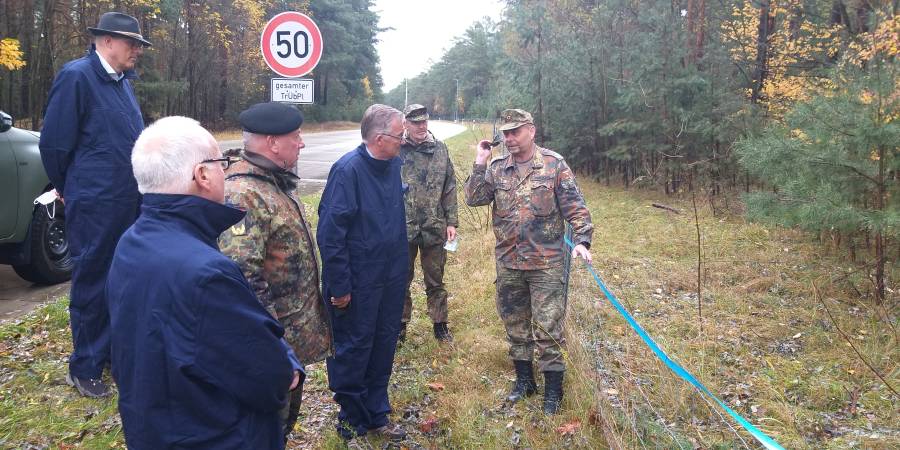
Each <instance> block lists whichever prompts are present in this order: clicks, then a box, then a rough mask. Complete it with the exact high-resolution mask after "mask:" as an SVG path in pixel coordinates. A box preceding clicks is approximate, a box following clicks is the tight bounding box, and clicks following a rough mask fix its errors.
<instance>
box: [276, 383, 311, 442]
mask: <svg viewBox="0 0 900 450" xmlns="http://www.w3.org/2000/svg"><path fill="white" fill-rule="evenodd" d="M305 380H306V375H303V374H302V373H301V374H300V384H298V385H297V388H296V389H294V390H293V391H291V392H290V393H288V396H289V397H290V401H289V402H288V404H287V405H284V408H281V410H280V411H278V418H279V419H281V423H282V424H283V425H284V428H283V429H284V439H285V441H286V440H287V438H288V435H289V434H291V431H293V430H294V425H296V424H297V419H298V418H299V417H300V404H301V403H303V383H304V382H305Z"/></svg>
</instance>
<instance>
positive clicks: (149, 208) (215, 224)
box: [141, 194, 246, 248]
mask: <svg viewBox="0 0 900 450" xmlns="http://www.w3.org/2000/svg"><path fill="white" fill-rule="evenodd" d="M141 214H142V215H146V216H147V217H154V216H155V217H158V218H160V219H163V220H165V221H166V222H169V223H173V224H176V225H178V226H181V227H183V228H186V229H187V230H188V232H191V233H192V234H194V235H196V237H197V238H199V239H200V240H202V241H203V242H205V243H206V244H207V245H209V246H210V247H213V248H219V247H218V245H217V244H216V241H217V240H218V239H219V235H220V234H222V232H223V231H225V230H227V229H228V228H229V227H231V226H232V225H234V224H236V223H238V222H240V221H241V219H243V218H244V215H245V214H246V211H242V210H240V209H237V208H234V207H232V206H228V205H223V204H220V203H216V202H212V201H209V200H207V199H205V198H202V197H197V196H195V195H179V194H144V199H143V201H142V204H141Z"/></svg>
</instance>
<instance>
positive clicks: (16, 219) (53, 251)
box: [0, 111, 73, 284]
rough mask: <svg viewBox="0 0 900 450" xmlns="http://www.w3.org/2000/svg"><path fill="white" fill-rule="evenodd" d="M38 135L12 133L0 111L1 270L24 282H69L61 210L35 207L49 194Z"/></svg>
mask: <svg viewBox="0 0 900 450" xmlns="http://www.w3.org/2000/svg"><path fill="white" fill-rule="evenodd" d="M39 139H40V135H39V134H38V133H36V132H33V131H27V130H22V129H19V128H15V127H13V119H12V117H10V116H9V114H6V113H4V112H3V111H0V264H8V265H11V266H12V267H13V269H14V270H15V271H16V273H17V274H18V275H19V276H20V277H22V278H24V279H25V280H28V281H31V282H33V283H38V284H56V283H62V282H63V281H67V280H69V279H70V278H71V277H72V266H73V262H72V257H71V256H70V255H69V245H68V241H66V226H65V208H64V207H63V204H62V202H60V201H59V200H56V201H55V202H52V203H50V204H48V205H41V204H35V203H36V202H35V200H36V199H37V197H38V196H40V195H41V194H43V193H45V192H48V191H50V190H52V189H53V186H51V185H50V180H49V179H48V178H47V174H46V172H44V165H43V164H42V163H41V154H40V151H39V150H38V140H39Z"/></svg>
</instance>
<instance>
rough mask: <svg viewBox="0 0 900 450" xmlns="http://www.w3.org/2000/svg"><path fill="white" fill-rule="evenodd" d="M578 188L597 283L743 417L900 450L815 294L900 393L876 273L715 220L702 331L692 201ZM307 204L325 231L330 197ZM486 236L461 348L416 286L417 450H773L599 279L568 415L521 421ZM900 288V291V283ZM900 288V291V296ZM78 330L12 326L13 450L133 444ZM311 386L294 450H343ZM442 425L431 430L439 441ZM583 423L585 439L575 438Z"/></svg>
mask: <svg viewBox="0 0 900 450" xmlns="http://www.w3.org/2000/svg"><path fill="white" fill-rule="evenodd" d="M474 139H475V138H474V136H473V135H472V134H471V133H467V134H463V135H461V136H457V137H456V138H453V139H451V140H450V141H449V144H450V146H451V149H452V151H453V158H454V161H455V163H456V167H457V169H458V171H459V172H460V179H461V180H464V179H465V177H466V174H467V173H468V172H469V171H470V168H471V160H472V157H473V155H472V151H471V150H470V148H469V146H470V145H471V144H472V143H473V141H474ZM579 183H580V185H581V187H582V188H583V190H584V192H585V195H586V197H587V199H588V204H589V207H590V208H591V210H592V213H593V216H594V221H595V224H596V227H597V231H596V233H595V238H594V246H593V248H592V250H593V253H594V257H595V264H594V267H596V268H597V270H598V271H599V272H600V274H601V276H602V277H603V278H604V280H605V282H606V283H607V285H608V286H609V288H610V289H611V290H612V291H613V292H614V293H616V294H617V295H618V297H619V299H620V300H621V301H622V303H623V304H624V305H625V307H626V308H627V309H628V310H629V311H631V312H632V314H633V315H634V316H635V317H636V319H637V321H638V322H640V323H641V324H642V325H643V326H644V328H645V329H646V330H647V331H648V332H649V333H650V334H651V336H653V338H654V339H655V340H656V342H657V343H658V344H659V345H660V346H661V347H662V348H663V349H664V350H665V351H666V352H668V354H669V355H670V356H671V357H672V358H673V359H674V360H676V361H678V362H679V363H680V364H681V365H682V366H684V367H685V368H686V369H687V370H688V371H690V372H691V373H693V374H694V375H695V376H696V377H697V378H698V379H700V380H701V381H702V382H703V383H704V384H706V386H708V387H709V388H710V390H712V391H713V392H715V393H717V394H719V395H720V396H721V398H722V399H723V400H724V401H725V402H726V403H728V404H729V405H730V406H731V407H732V408H733V409H735V410H736V411H738V412H739V413H740V414H742V415H743V416H744V417H746V418H747V419H748V420H750V421H751V422H753V423H754V424H755V425H756V426H758V427H759V428H760V429H762V430H763V431H765V432H766V433H767V434H769V435H770V436H772V437H773V438H775V439H776V440H777V441H778V442H780V443H781V444H782V445H784V446H785V447H786V448H835V449H836V448H875V449H879V448H885V449H886V448H897V447H898V446H900V427H898V423H900V421H898V417H897V412H898V408H896V402H897V400H898V399H897V398H896V397H894V396H893V394H892V393H891V392H890V391H889V390H888V389H887V388H886V387H885V386H884V384H883V383H882V382H881V381H880V380H878V379H877V378H876V377H875V376H874V375H873V374H872V373H871V372H870V371H869V369H868V368H866V366H865V365H864V364H863V363H862V362H861V361H860V360H859V358H857V357H856V356H855V354H854V353H853V352H852V351H851V349H850V348H849V347H848V346H847V344H846V343H845V342H844V341H843V340H842V338H841V337H840V335H839V334H838V333H837V330H836V329H835V326H834V324H832V322H831V321H830V320H829V318H828V316H827V315H826V314H825V312H824V310H823V308H822V306H821V304H820V303H818V302H817V301H816V300H815V299H814V297H813V295H812V289H811V286H812V284H813V282H815V283H816V285H817V286H818V289H819V292H820V294H821V297H822V300H823V301H824V302H825V304H827V305H828V308H829V310H830V311H831V313H832V314H834V315H835V318H836V320H837V321H838V325H839V326H840V329H842V330H844V331H845V332H847V333H848V334H849V335H850V336H851V339H852V340H853V342H854V345H856V347H857V348H858V349H859V350H860V351H861V352H862V353H863V355H864V356H865V357H866V358H867V360H868V361H869V362H870V363H871V364H872V365H873V366H874V367H876V368H878V370H879V371H880V372H881V373H882V374H883V375H884V376H885V377H886V378H887V380H888V381H889V382H890V383H892V384H893V386H894V387H895V388H897V387H900V365H898V363H900V355H898V350H897V336H896V331H895V329H896V326H897V323H896V314H895V313H896V311H893V312H891V311H885V310H884V308H876V307H874V306H873V305H872V303H871V300H870V299H868V298H865V299H863V298H860V295H859V294H858V293H857V291H862V292H863V293H865V292H866V290H867V289H866V286H867V283H868V282H867V281H866V278H865V276H864V275H863V274H862V273H861V272H857V271H856V270H857V268H858V265H857V264H854V263H852V262H849V261H847V260H846V259H847V258H846V255H844V254H843V253H829V251H827V250H824V249H823V248H822V246H821V245H819V244H817V243H816V242H814V241H813V240H812V239H811V238H810V237H808V236H807V235H804V234H802V233H798V232H795V231H791V230H779V229H774V228H768V227H764V226H761V225H756V224H752V223H746V222H745V221H743V220H741V219H740V218H739V217H726V218H722V217H713V216H712V215H711V214H710V212H709V210H708V208H704V209H703V210H701V212H700V225H701V230H702V234H703V245H702V248H703V254H704V261H705V265H704V271H703V320H702V321H701V320H700V319H699V318H698V315H697V298H696V293H695V287H696V272H695V270H696V268H695V264H696V242H695V239H696V236H695V232H696V231H695V228H694V222H693V218H692V217H689V216H688V215H674V214H672V213H669V212H665V211H662V210H659V209H655V208H652V207H650V204H651V203H653V202H662V203H666V204H671V205H672V206H675V207H676V208H679V209H681V210H683V211H689V210H690V209H689V207H688V205H689V204H690V202H689V199H688V200H687V201H680V200H678V199H672V198H659V197H658V196H656V195H654V194H649V193H646V192H625V191H622V190H621V189H615V188H613V189H610V188H604V187H602V186H601V185H599V184H597V183H593V182H590V181H589V180H587V179H586V178H585V177H581V178H580V179H579ZM461 195H462V193H461V191H460V196H461ZM304 201H305V202H306V203H307V210H308V212H310V213H313V214H309V216H311V219H313V221H314V220H315V217H314V210H315V205H316V204H317V202H318V196H317V195H313V196H307V197H304ZM487 217H488V213H487V208H478V209H468V208H465V207H461V211H460V218H461V222H462V226H461V229H460V233H461V239H462V242H461V245H460V248H459V251H458V252H456V253H455V254H451V256H450V258H449V263H448V266H447V275H446V282H447V285H448V288H449V290H450V293H451V300H450V322H451V329H452V331H453V333H454V336H455V343H454V345H452V346H445V347H440V346H438V345H437V344H436V343H435V341H434V339H433V337H432V334H431V324H430V323H429V320H428V318H427V315H426V314H425V312H424V311H425V301H424V289H423V287H422V285H421V282H419V281H417V282H416V283H415V284H414V286H413V293H414V300H415V309H414V312H413V322H412V324H411V330H410V337H409V340H408V342H407V344H406V345H405V346H404V347H403V348H402V349H401V350H400V351H399V352H398V354H397V359H396V364H395V371H394V375H393V377H392V380H391V381H392V390H391V398H392V402H393V404H394V407H395V414H394V419H395V420H397V421H400V422H401V423H404V424H405V425H407V427H408V428H409V429H410V430H413V437H412V439H411V440H410V441H409V445H408V447H410V448H422V447H424V448H454V449H455V448H463V449H475V448H514V447H515V448H606V447H614V448H660V447H661V448H697V447H699V448H734V447H738V448H742V447H744V446H748V447H751V448H757V447H758V446H757V445H756V444H755V443H754V442H753V441H752V438H751V437H750V436H749V435H748V434H747V433H745V432H743V431H740V430H738V431H735V429H734V428H736V427H738V425H737V424H735V423H734V422H733V421H732V420H731V419H730V418H728V417H727V416H724V413H723V412H721V411H719V410H718V407H717V406H715V405H713V404H712V403H711V402H709V401H707V400H706V399H705V398H704V397H702V396H701V395H700V394H698V393H697V392H696V391H695V390H694V389H693V388H691V387H690V386H689V385H688V384H687V383H685V382H683V381H681V380H679V379H676V378H675V377H674V375H673V374H672V373H671V372H670V371H669V370H668V369H667V368H666V367H665V366H663V364H662V363H660V362H659V361H658V360H657V359H656V358H655V357H654V356H653V355H652V353H651V352H650V351H649V350H648V349H647V348H646V346H645V345H644V344H643V343H642V342H641V341H640V340H639V338H637V337H636V336H635V334H634V333H633V332H632V331H631V330H630V328H629V327H628V325H627V324H626V323H625V321H624V320H623V319H622V318H621V317H620V316H619V315H618V314H617V313H616V312H615V311H614V310H613V309H612V307H611V306H610V305H609V304H608V303H607V302H606V301H605V300H602V299H601V297H600V295H601V294H600V292H599V290H598V289H597V288H596V286H595V285H594V284H593V280H592V279H591V278H590V275H589V274H588V273H587V271H586V270H585V269H584V268H583V266H581V265H580V263H578V264H576V265H575V267H574V268H573V271H572V280H571V291H570V296H569V314H568V319H567V320H568V322H567V324H568V345H567V348H568V350H567V353H566V358H567V361H568V367H569V370H568V371H567V374H566V397H565V401H564V405H563V411H562V413H561V414H560V415H559V416H557V417H553V418H546V417H544V416H543V415H542V414H541V412H540V396H535V397H533V398H532V399H529V400H528V401H526V402H524V403H522V404H519V405H516V406H515V407H512V408H510V407H506V406H504V405H503V404H502V399H503V398H504V397H505V393H506V391H507V389H508V388H509V386H510V384H511V382H512V379H513V371H512V365H511V363H510V362H509V361H508V360H507V357H506V352H507V347H506V342H505V333H504V331H503V327H502V325H501V323H500V320H499V318H498V316H497V313H496V309H495V306H494V285H493V281H494V277H495V272H494V263H493V246H494V238H493V234H492V232H491V230H490V228H489V225H488V222H487ZM890 270H891V272H892V273H891V276H890V279H891V280H897V279H898V275H900V274H898V273H897V272H898V271H897V268H896V267H893V266H891V267H890ZM893 283H896V282H895V281H894V282H893ZM889 287H890V288H891V289H892V290H893V292H897V288H898V286H897V285H896V284H893V285H891V286H889ZM869 290H870V289H869ZM892 295H893V297H892V298H891V299H890V301H891V305H897V303H898V302H897V300H898V298H897V296H896V294H892ZM45 317H46V319H45ZM882 317H889V319H883V318H882ZM66 320H67V315H66V312H65V303H64V302H58V303H56V304H54V305H51V306H49V307H48V308H45V309H43V310H40V311H38V312H36V313H35V314H33V315H32V316H29V318H27V319H25V320H24V321H22V322H20V323H19V324H10V325H4V326H2V327H0V356H2V365H0V368H2V370H0V395H2V400H0V447H21V446H22V445H27V444H36V445H52V446H60V445H61V444H67V445H78V446H82V447H85V448H108V447H110V446H116V445H118V446H121V445H122V440H121V431H120V428H119V427H118V425H117V423H116V420H115V418H116V415H115V403H114V400H108V401H105V402H95V401H87V400H82V399H79V398H76V397H75V396H74V395H73V394H72V391H71V389H69V388H66V387H65V386H62V385H61V383H62V381H61V380H62V377H63V375H64V373H65V372H64V370H65V369H64V367H65V361H64V357H65V355H66V352H67V349H68V346H69V345H70V344H69V342H68V334H67V329H66ZM701 324H702V330H701ZM22 352H24V353H25V356H21V354H22ZM311 369H312V370H311V374H310V383H309V384H308V385H307V387H306V388H307V392H308V395H307V396H306V398H307V402H306V403H305V404H306V408H308V409H306V410H305V411H304V417H303V420H302V423H301V425H300V428H298V430H302V433H301V436H300V438H298V439H297V440H296V441H293V442H292V445H291V447H292V448H328V449H338V448H342V443H341V442H340V439H339V438H338V437H337V436H336V435H335V433H334V432H333V431H331V427H332V424H333V422H332V420H333V410H334V407H333V405H328V402H329V400H328V397H329V393H328V392H327V388H326V386H327V383H326V377H325V374H324V369H323V368H322V367H321V365H317V366H315V367H312V368H311ZM328 408H331V409H328ZM432 419H433V420H434V426H433V428H432V429H431V430H430V431H429V430H427V427H423V424H424V423H427V422H429V421H431V420H432ZM576 422H577V423H578V425H577V426H574V425H575V423H576ZM566 424H568V425H570V426H571V427H570V428H571V429H572V432H571V433H566V434H562V433H560V432H559V431H557V427H560V426H562V425H566ZM426 431H427V432H426ZM373 443H374V444H375V445H376V447H378V446H380V445H383V443H382V442H373Z"/></svg>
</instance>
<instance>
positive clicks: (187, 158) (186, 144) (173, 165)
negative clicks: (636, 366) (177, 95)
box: [131, 116, 219, 194]
mask: <svg viewBox="0 0 900 450" xmlns="http://www.w3.org/2000/svg"><path fill="white" fill-rule="evenodd" d="M217 157H219V149H218V147H217V146H216V145H215V139H214V138H213V137H212V135H211V134H209V132H208V131H206V129H204V128H203V127H202V126H200V122H197V121H196V120H194V119H191V118H189V117H181V116H172V117H165V118H162V119H159V120H157V121H156V122H154V123H153V124H152V125H150V126H149V127H147V128H145V129H144V131H143V132H142V133H141V135H140V136H139V137H138V139H137V141H136V142H135V143H134V151H132V153H131V166H132V168H133V169H134V178H135V179H136V180H137V184H138V191H140V192H141V193H142V194H152V193H155V194H187V193H188V192H189V190H190V188H191V180H192V179H193V172H194V167H196V166H197V164H200V162H202V161H203V160H205V159H210V158H217Z"/></svg>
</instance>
